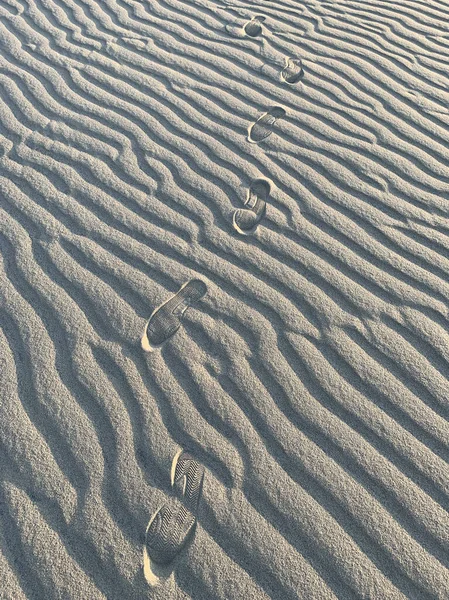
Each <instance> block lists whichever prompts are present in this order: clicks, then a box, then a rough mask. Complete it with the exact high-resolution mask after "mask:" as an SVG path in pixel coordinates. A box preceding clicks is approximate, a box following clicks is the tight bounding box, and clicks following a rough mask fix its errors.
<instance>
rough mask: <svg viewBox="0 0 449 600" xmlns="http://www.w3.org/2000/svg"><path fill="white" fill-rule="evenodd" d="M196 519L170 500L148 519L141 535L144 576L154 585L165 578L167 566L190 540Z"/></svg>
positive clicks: (183, 507)
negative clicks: (142, 535) (143, 543)
mask: <svg viewBox="0 0 449 600" xmlns="http://www.w3.org/2000/svg"><path fill="white" fill-rule="evenodd" d="M195 523H196V519H195V517H194V516H193V515H192V513H191V512H190V511H189V510H188V509H187V508H186V507H185V506H183V504H182V503H181V502H180V501H179V500H177V499H175V498H171V499H170V500H169V501H168V502H167V503H166V504H164V505H163V506H162V507H161V508H159V509H158V510H157V511H156V512H155V513H154V515H153V516H152V517H151V519H150V522H149V523H148V527H147V530H146V532H145V546H144V550H143V564H144V575H145V578H146V580H147V582H148V583H149V584H150V585H157V584H158V582H159V581H160V578H161V576H162V578H164V576H165V577H166V576H167V575H168V571H169V569H170V566H171V563H173V561H174V560H175V558H176V557H177V556H178V554H179V553H180V552H181V550H182V549H183V548H184V547H185V545H186V544H187V542H188V541H189V539H190V538H191V536H192V533H193V531H194V528H195Z"/></svg>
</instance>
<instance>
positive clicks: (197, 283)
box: [141, 16, 304, 585]
mask: <svg viewBox="0 0 449 600" xmlns="http://www.w3.org/2000/svg"><path fill="white" fill-rule="evenodd" d="M265 20H266V19H265V17H263V16H256V17H254V18H253V19H251V21H249V22H248V23H246V25H245V26H244V27H243V30H244V32H245V34H246V35H248V36H249V37H252V38H256V37H258V36H260V35H261V33H262V23H263V22H264V21H265ZM303 76H304V71H303V68H302V62H301V60H300V59H299V58H289V57H287V58H286V59H285V66H284V68H283V70H282V71H281V74H280V80H281V81H284V82H286V83H288V84H295V83H297V82H299V81H300V80H301V79H302V78H303ZM285 115H286V111H285V109H284V108H282V107H280V106H273V107H271V108H269V109H268V110H267V111H266V112H265V113H264V114H262V115H261V116H260V117H259V118H258V119H257V120H256V121H255V122H254V123H253V124H252V125H250V127H249V128H248V138H247V139H248V141H249V142H251V143H255V144H257V143H259V142H262V141H263V140H265V139H266V138H268V137H269V136H270V135H271V134H272V133H273V132H274V131H275V128H276V124H277V122H278V120H279V119H282V118H283V117H285ZM270 191H271V185H270V182H269V181H268V180H267V179H264V178H258V179H255V180H254V181H252V183H251V184H250V187H249V189H248V191H247V197H246V200H245V202H244V204H243V208H239V209H237V210H235V211H234V212H233V216H232V224H233V227H234V229H235V231H237V232H238V233H239V234H241V235H250V234H252V233H254V232H255V231H256V229H257V227H258V225H259V224H260V222H261V221H262V219H263V217H264V216H265V212H266V206H267V200H268V198H269V195H270ZM206 292H207V286H206V284H205V283H204V282H203V281H201V280H200V279H192V280H190V281H188V282H187V283H185V284H184V285H183V286H181V288H180V289H179V290H178V292H177V293H176V294H174V295H173V296H172V297H171V298H169V299H168V300H167V301H165V302H164V303H163V304H161V305H160V306H159V307H158V308H156V309H155V310H154V311H153V313H152V314H151V316H150V318H149V319H148V322H147V324H146V326H145V330H144V333H143V336H142V339H141V345H142V348H143V350H145V351H146V352H152V351H153V350H155V349H157V348H160V347H161V346H162V345H163V344H164V343H165V342H166V341H167V340H169V339H170V338H171V337H172V336H174V335H175V333H176V332H177V331H178V330H179V329H180V327H181V325H182V317H183V315H184V314H185V312H186V310H187V309H188V308H189V307H190V306H193V305H195V304H196V303H197V302H198V301H199V300H200V299H201V298H202V297H203V296H204V295H205V294H206ZM204 472H205V470H204V467H203V466H202V465H200V464H199V463H198V462H197V461H196V460H195V459H194V458H193V457H192V456H191V455H190V454H188V453H187V452H184V451H183V450H180V451H179V452H178V453H177V454H176V456H175V457H174V459H173V464H172V469H171V487H172V491H173V495H172V496H171V497H170V498H169V499H168V500H167V502H166V503H165V504H164V505H163V506H161V507H159V508H158V509H157V510H156V511H155V512H154V514H153V515H152V517H151V519H150V521H149V523H148V526H147V529H146V533H145V546H144V574H145V578H146V580H147V582H148V583H149V584H150V585H157V584H158V583H160V582H161V581H163V580H164V579H166V577H167V576H168V575H169V574H170V573H171V571H172V568H173V565H174V563H175V562H176V559H177V557H178V556H179V555H180V553H181V552H182V550H183V548H184V547H185V546H186V544H188V542H189V540H190V539H191V537H192V535H193V534H194V530H195V525H196V522H197V514H198V507H199V503H200V498H201V491H202V485H203V480H204Z"/></svg>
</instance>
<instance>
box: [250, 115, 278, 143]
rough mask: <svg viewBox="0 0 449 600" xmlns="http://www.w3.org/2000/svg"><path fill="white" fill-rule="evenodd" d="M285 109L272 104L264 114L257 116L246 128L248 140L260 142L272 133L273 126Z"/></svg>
mask: <svg viewBox="0 0 449 600" xmlns="http://www.w3.org/2000/svg"><path fill="white" fill-rule="evenodd" d="M286 114H287V113H286V111H285V110H284V109H283V108H282V107H280V106H273V107H272V108H270V110H268V111H267V112H266V113H265V114H264V115H262V116H261V117H259V118H258V119H257V121H256V122H255V123H253V124H252V125H251V127H250V128H249V130H248V141H250V142H255V143H257V142H261V141H262V140H264V139H265V138H267V137H268V136H269V135H271V134H272V133H273V126H274V124H275V123H276V121H277V119H281V118H282V117H285V115H286Z"/></svg>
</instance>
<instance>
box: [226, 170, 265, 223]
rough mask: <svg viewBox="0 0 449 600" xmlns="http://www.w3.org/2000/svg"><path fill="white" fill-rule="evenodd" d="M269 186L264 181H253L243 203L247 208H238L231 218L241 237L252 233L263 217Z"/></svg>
mask: <svg viewBox="0 0 449 600" xmlns="http://www.w3.org/2000/svg"><path fill="white" fill-rule="evenodd" d="M270 189H271V187H270V184H269V183H268V181H267V180H266V179H255V180H254V181H253V182H252V183H251V185H250V187H249V190H248V196H247V199H246V202H245V206H246V207H247V208H239V209H238V210H236V211H235V212H234V214H233V217H232V224H233V225H234V229H236V230H237V231H238V232H239V233H242V234H243V235H247V234H249V233H253V232H254V231H255V230H256V227H257V226H258V224H259V223H260V221H261V220H262V218H263V216H264V215H265V210H266V204H267V203H266V201H267V199H268V196H269V194H270Z"/></svg>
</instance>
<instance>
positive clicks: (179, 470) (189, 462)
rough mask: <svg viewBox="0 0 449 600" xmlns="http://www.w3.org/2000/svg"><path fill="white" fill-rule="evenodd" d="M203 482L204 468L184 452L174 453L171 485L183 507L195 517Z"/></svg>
mask: <svg viewBox="0 0 449 600" xmlns="http://www.w3.org/2000/svg"><path fill="white" fill-rule="evenodd" d="M203 480H204V467H203V465H201V464H200V463H199V462H197V461H196V460H195V459H194V458H193V456H191V455H190V454H189V453H188V452H184V450H182V449H181V450H179V452H177V453H176V455H175V457H174V459H173V462H172V468H171V484H172V486H173V488H174V489H175V490H176V491H177V493H178V494H180V495H181V497H183V498H184V504H185V506H186V507H187V508H188V509H189V510H190V511H192V513H193V514H195V515H196V511H197V509H198V504H199V501H200V497H201V491H202V488H203Z"/></svg>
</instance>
